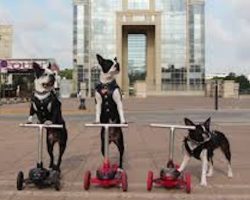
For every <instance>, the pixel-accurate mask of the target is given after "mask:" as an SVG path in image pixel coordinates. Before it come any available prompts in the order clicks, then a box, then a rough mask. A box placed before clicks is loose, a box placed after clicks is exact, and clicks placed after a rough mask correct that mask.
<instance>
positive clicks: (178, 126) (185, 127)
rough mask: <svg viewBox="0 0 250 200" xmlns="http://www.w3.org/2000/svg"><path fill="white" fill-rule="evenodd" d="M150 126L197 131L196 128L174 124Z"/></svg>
mask: <svg viewBox="0 0 250 200" xmlns="http://www.w3.org/2000/svg"><path fill="white" fill-rule="evenodd" d="M150 126H152V127H158V128H172V129H189V130H194V129H195V126H183V125H174V124H150Z"/></svg>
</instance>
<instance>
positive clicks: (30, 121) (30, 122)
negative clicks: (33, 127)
mask: <svg viewBox="0 0 250 200" xmlns="http://www.w3.org/2000/svg"><path fill="white" fill-rule="evenodd" d="M26 123H27V124H32V116H29V117H28V120H27V122H26Z"/></svg>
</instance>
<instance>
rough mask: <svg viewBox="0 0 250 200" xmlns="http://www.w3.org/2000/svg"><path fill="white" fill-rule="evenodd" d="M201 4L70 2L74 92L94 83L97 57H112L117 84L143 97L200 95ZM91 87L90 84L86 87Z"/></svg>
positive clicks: (199, 0)
mask: <svg viewBox="0 0 250 200" xmlns="http://www.w3.org/2000/svg"><path fill="white" fill-rule="evenodd" d="M204 5H205V2H204V0H105V1H103V0H74V1H73V8H74V34H73V35H74V38H73V46H74V48H73V49H74V50H73V63H74V80H75V89H80V88H81V85H82V84H83V85H85V86H86V88H87V92H88V93H89V95H90V94H91V93H92V92H91V91H92V90H93V89H94V85H95V83H96V81H97V80H98V75H99V70H98V65H97V61H96V57H95V55H96V53H98V54H101V55H102V56H104V57H107V58H114V57H117V58H118V61H119V63H120V65H121V73H120V74H119V76H118V78H117V80H118V83H119V84H120V86H121V88H122V90H123V93H124V94H125V95H126V94H129V90H130V88H133V85H134V83H135V82H136V81H140V82H143V81H144V82H145V85H146V92H147V94H148V95H164V94H178V93H192V94H194V93H197V94H198V93H200V94H204V78H205V26H204V25H205V10H204V9H205V6H204ZM89 83H90V84H89Z"/></svg>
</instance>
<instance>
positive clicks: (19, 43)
mask: <svg viewBox="0 0 250 200" xmlns="http://www.w3.org/2000/svg"><path fill="white" fill-rule="evenodd" d="M249 8H250V1H249V0H206V6H205V9H206V73H208V74H210V73H229V72H235V73H237V74H246V75H247V74H250V56H249V55H250V12H249ZM72 17H73V12H72V0H0V23H4V24H12V25H13V27H14V38H13V40H14V43H13V57H15V58H30V57H35V58H55V59H56V61H57V63H58V64H59V66H60V67H61V68H70V67H72V32H73V31H72V25H73V20H72Z"/></svg>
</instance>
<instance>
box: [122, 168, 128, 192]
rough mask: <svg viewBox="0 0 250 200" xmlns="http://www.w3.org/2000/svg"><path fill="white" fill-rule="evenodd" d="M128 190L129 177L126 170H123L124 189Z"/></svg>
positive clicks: (124, 190)
mask: <svg viewBox="0 0 250 200" xmlns="http://www.w3.org/2000/svg"><path fill="white" fill-rule="evenodd" d="M127 190H128V178H127V174H126V172H122V191H123V192H126V191H127Z"/></svg>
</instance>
